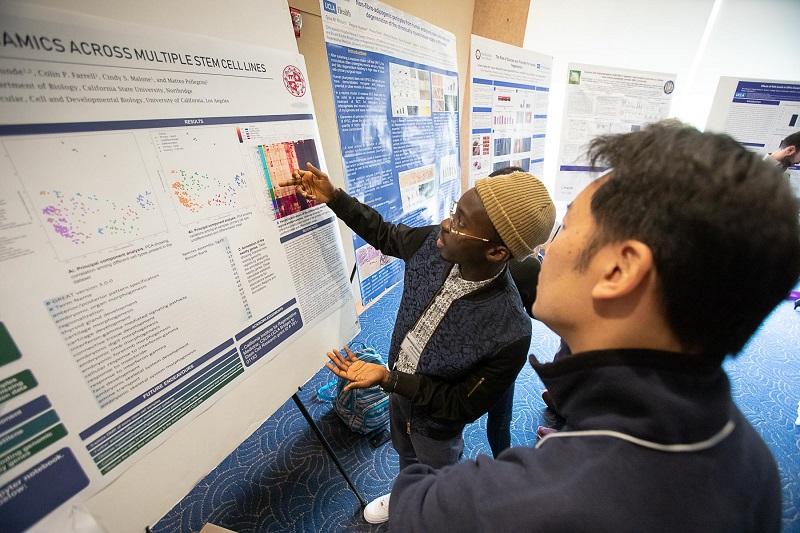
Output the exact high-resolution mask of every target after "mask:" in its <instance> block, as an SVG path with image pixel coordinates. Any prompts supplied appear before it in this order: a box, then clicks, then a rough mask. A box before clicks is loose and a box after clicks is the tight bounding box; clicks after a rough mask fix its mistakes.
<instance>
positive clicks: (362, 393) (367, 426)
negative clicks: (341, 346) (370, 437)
mask: <svg viewBox="0 0 800 533" xmlns="http://www.w3.org/2000/svg"><path fill="white" fill-rule="evenodd" d="M351 349H353V348H351ZM353 353H354V354H355V355H356V357H358V358H359V359H360V360H362V361H364V362H366V363H376V364H379V365H383V364H384V362H383V358H382V357H381V356H380V354H379V353H378V352H376V351H375V350H373V349H372V348H369V347H368V346H365V345H361V346H360V347H359V348H358V349H353ZM348 383H349V381H347V380H346V379H344V378H336V379H335V380H334V381H331V382H330V383H328V384H327V385H324V386H323V387H322V388H320V389H319V391H318V396H319V397H320V398H322V399H332V400H333V409H334V411H336V414H337V415H339V418H341V419H342V421H343V422H344V423H345V425H346V426H347V427H349V428H350V429H351V430H352V431H355V432H356V433H361V434H362V435H367V434H369V433H372V432H374V431H377V430H379V429H384V428H385V427H386V425H387V424H388V423H389V394H387V393H386V392H384V391H383V389H381V388H380V386H378V385H373V386H372V387H368V388H366V389H351V390H349V391H347V392H345V391H344V388H345V386H346V385H347V384H348ZM334 388H335V391H336V394H335V396H332V395H331V394H330V391H331V389H334Z"/></svg>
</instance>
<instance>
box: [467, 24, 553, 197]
mask: <svg viewBox="0 0 800 533" xmlns="http://www.w3.org/2000/svg"><path fill="white" fill-rule="evenodd" d="M552 66H553V58H552V57H551V56H548V55H545V54H540V53H538V52H534V51H532V50H525V49H524V48H519V47H517V46H511V45H510V44H505V43H501V42H498V41H493V40H491V39H486V38H484V37H480V36H478V35H473V36H472V47H471V52H470V77H471V82H472V83H471V84H470V90H471V91H472V92H471V94H470V96H471V98H470V105H471V112H470V115H469V116H470V144H469V147H468V150H469V163H470V165H469V179H470V185H473V184H474V183H475V180H477V179H479V178H483V177H486V176H488V175H489V174H491V173H492V172H494V171H495V170H499V169H501V168H504V167H509V166H513V167H520V168H522V169H523V170H525V171H526V172H530V173H531V174H533V175H535V176H537V177H539V178H540V179H541V178H542V175H543V173H544V146H545V134H546V133H547V106H548V103H549V95H550V79H551V75H552Z"/></svg>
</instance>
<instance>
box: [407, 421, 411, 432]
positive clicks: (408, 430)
mask: <svg viewBox="0 0 800 533" xmlns="http://www.w3.org/2000/svg"><path fill="white" fill-rule="evenodd" d="M406 433H407V434H408V435H411V419H410V418H409V419H408V420H406Z"/></svg>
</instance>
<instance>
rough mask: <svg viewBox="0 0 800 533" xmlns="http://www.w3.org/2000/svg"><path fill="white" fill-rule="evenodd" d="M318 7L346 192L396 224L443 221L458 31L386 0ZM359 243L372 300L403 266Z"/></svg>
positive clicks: (454, 117) (454, 142)
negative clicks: (396, 7) (433, 23)
mask: <svg viewBox="0 0 800 533" xmlns="http://www.w3.org/2000/svg"><path fill="white" fill-rule="evenodd" d="M320 5H321V12H322V21H323V27H324V29H325V42H326V46H327V52H328V64H329V67H330V73H331V81H332V83H333V97H334V105H335V109H336V118H337V122H338V127H339V138H340V140H341V146H342V158H343V162H344V168H345V174H346V176H345V183H346V186H347V190H348V192H349V193H350V194H351V195H352V196H354V197H356V198H358V199H359V200H361V201H362V202H364V203H366V204H368V205H370V206H372V207H373V208H375V209H377V210H378V212H380V214H381V215H382V216H383V217H384V219H386V220H389V221H391V222H395V223H404V224H407V225H410V226H422V225H426V224H432V223H438V222H439V221H440V220H441V218H442V217H443V216H444V215H446V213H447V211H448V210H449V208H450V203H451V202H452V201H453V200H457V199H458V197H459V193H460V187H461V178H460V169H459V155H458V154H459V138H458V135H459V133H458V132H459V129H458V105H459V104H458V102H459V90H458V73H457V64H456V41H455V36H454V35H453V34H452V33H449V32H447V31H444V30H442V29H441V28H438V27H436V26H433V25H431V24H429V23H427V22H425V21H423V20H421V19H418V18H416V17H412V16H411V15H408V14H407V13H404V12H402V11H398V10H396V9H393V8H391V7H389V6H387V5H385V4H382V3H380V2H371V1H370V2H367V1H362V0H336V1H331V0H322V1H321V3H320ZM353 247H354V248H355V256H356V257H355V260H356V265H357V267H358V274H359V280H360V287H361V300H362V304H364V305H366V304H368V303H369V302H370V301H372V300H374V299H375V298H376V297H378V296H379V295H380V294H381V293H383V292H384V291H385V290H386V289H387V288H389V287H391V286H392V285H394V284H395V283H397V282H398V281H400V280H401V279H402V276H403V263H402V261H399V260H397V259H394V258H391V257H387V256H384V255H383V254H381V253H380V252H378V251H377V250H375V249H374V248H373V247H371V246H369V245H368V244H367V243H366V242H364V241H363V240H362V239H361V238H360V237H358V236H357V235H354V236H353Z"/></svg>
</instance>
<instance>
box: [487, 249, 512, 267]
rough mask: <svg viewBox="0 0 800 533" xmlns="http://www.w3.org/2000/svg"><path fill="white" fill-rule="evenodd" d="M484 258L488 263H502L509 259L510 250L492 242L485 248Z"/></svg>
mask: <svg viewBox="0 0 800 533" xmlns="http://www.w3.org/2000/svg"><path fill="white" fill-rule="evenodd" d="M486 259H487V260H488V261H489V262H490V263H504V262H506V261H508V260H509V259H511V250H509V249H508V248H507V247H506V246H505V245H503V244H493V245H492V246H491V247H490V248H489V249H488V250H486Z"/></svg>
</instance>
